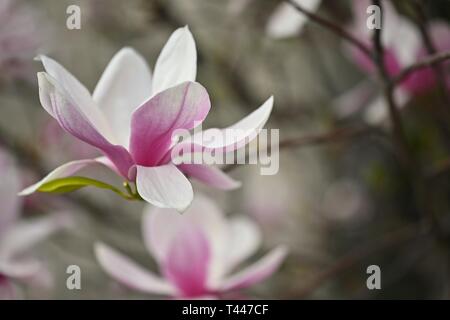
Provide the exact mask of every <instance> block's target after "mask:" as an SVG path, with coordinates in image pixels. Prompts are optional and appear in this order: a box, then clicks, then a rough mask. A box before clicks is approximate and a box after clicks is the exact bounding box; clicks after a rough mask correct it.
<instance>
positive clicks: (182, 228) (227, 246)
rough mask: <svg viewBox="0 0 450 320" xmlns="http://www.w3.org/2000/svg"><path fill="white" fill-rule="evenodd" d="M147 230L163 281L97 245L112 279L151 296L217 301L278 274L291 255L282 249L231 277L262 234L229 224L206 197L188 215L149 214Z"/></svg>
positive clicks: (237, 222)
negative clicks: (207, 298)
mask: <svg viewBox="0 0 450 320" xmlns="http://www.w3.org/2000/svg"><path fill="white" fill-rule="evenodd" d="M142 227H143V237H144V242H145V244H146V247H147V249H148V250H149V252H150V254H151V255H152V256H153V257H154V258H155V260H156V262H157V263H158V265H159V269H160V272H161V276H158V275H155V274H153V273H152V272H150V271H147V270H145V269H144V268H142V267H141V266H139V265H137V264H136V263H134V262H132V261H131V260H130V259H129V258H127V257H125V256H123V255H122V254H120V253H118V252H117V251H115V250H113V249H112V248H110V247H108V246H107V245H105V244H102V243H98V244H96V246H95V253H96V256H97V259H98V261H99V263H100V265H101V266H102V267H103V268H104V269H105V270H106V272H107V273H108V274H109V275H111V276H112V277H113V278H115V279H116V280H117V281H119V282H121V283H122V284H124V285H126V286H128V287H130V288H132V289H135V290H139V291H142V292H146V293H153V294H161V295H168V296H171V297H176V298H201V297H210V298H218V297H220V296H221V295H223V294H225V293H229V292H232V291H236V290H239V289H243V288H246V287H249V286H251V285H253V284H256V283H258V282H261V281H263V280H264V279H266V278H267V277H269V276H270V275H271V274H272V273H274V272H275V271H276V270H277V268H278V267H279V265H280V264H281V262H282V261H283V260H284V257H285V256H286V253H287V249H286V248H285V247H284V246H279V247H278V248H275V249H273V250H272V251H271V252H269V253H268V254H266V255H265V256H264V257H263V258H262V259H260V260H258V261H257V262H255V263H253V264H251V265H250V266H248V267H246V268H244V269H242V270H241V271H238V272H236V273H234V274H231V275H230V273H231V272H232V271H233V270H235V268H236V267H237V266H238V265H239V264H240V263H241V262H243V261H244V260H245V259H247V258H248V257H250V256H251V255H252V254H253V253H254V252H255V251H256V250H257V249H258V247H259V246H260V243H261V236H260V232H259V230H258V228H257V227H256V225H254V224H253V223H252V222H251V221H250V220H248V219H246V218H244V217H239V218H230V219H227V218H226V217H225V216H224V215H223V213H222V212H221V211H220V210H219V208H217V207H216V206H215V204H214V203H212V202H211V201H210V200H208V199H206V198H204V197H202V196H197V197H196V198H195V199H194V201H193V203H192V206H191V207H190V208H189V209H188V210H187V211H186V212H185V213H184V214H183V215H180V214H178V213H177V212H176V211H174V210H170V209H160V208H154V207H153V208H149V209H147V210H146V212H144V216H143V223H142Z"/></svg>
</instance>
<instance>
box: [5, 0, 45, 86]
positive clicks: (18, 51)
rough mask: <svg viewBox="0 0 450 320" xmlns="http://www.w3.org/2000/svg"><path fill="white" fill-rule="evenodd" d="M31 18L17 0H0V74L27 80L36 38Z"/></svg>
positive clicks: (35, 48)
mask: <svg viewBox="0 0 450 320" xmlns="http://www.w3.org/2000/svg"><path fill="white" fill-rule="evenodd" d="M36 30H38V28H37V26H36V22H35V17H34V15H33V14H32V12H31V10H30V8H28V7H26V6H25V5H21V4H20V3H19V2H18V1H12V0H2V1H0V71H1V72H0V77H1V78H2V80H5V81H6V80H11V79H28V78H29V76H30V72H31V70H32V68H31V62H32V58H33V56H34V55H35V54H36V50H37V47H38V43H39V41H38V38H39V37H37V31H36Z"/></svg>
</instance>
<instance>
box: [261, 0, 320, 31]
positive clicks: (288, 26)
mask: <svg viewBox="0 0 450 320" xmlns="http://www.w3.org/2000/svg"><path fill="white" fill-rule="evenodd" d="M295 2H297V3H298V4H299V5H300V6H302V7H303V8H305V9H306V10H308V11H311V12H316V11H317V9H318V8H319V5H320V2H321V0H295ZM308 20H309V18H308V17H307V16H305V15H304V14H302V13H301V12H299V11H297V10H296V9H295V8H294V7H293V6H292V5H291V4H289V3H281V4H280V5H278V7H277V8H276V9H275V12H274V13H273V14H272V15H271V16H270V18H269V22H268V23H267V27H266V32H267V34H268V35H269V36H270V37H273V38H278V39H279V38H287V37H292V36H295V35H296V34H298V33H299V32H300V31H301V30H302V29H303V27H304V25H305V23H306V22H307V21H308Z"/></svg>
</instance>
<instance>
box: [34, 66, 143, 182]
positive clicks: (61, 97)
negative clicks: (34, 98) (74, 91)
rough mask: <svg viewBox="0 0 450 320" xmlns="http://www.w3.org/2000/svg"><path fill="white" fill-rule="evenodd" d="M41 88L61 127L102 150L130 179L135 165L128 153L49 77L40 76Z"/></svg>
mask: <svg viewBox="0 0 450 320" xmlns="http://www.w3.org/2000/svg"><path fill="white" fill-rule="evenodd" d="M39 88H40V90H39V94H40V96H41V101H44V100H45V101H46V103H48V104H50V105H49V106H47V108H51V110H52V113H51V114H52V115H53V116H54V117H55V119H56V120H57V121H58V123H59V124H60V126H61V127H62V128H63V129H64V130H66V131H67V132H69V133H70V134H72V135H73V136H75V137H77V138H78V139H80V140H82V141H84V142H86V143H88V144H90V145H92V146H94V147H96V148H98V149H100V150H101V151H102V152H103V153H104V154H105V155H106V156H107V157H108V158H109V159H111V161H112V162H113V163H114V165H115V166H116V167H117V169H118V171H119V172H120V173H121V174H122V176H123V177H125V178H128V170H129V169H130V167H131V166H132V165H133V164H134V163H133V159H132V158H131V156H130V154H129V153H128V151H127V150H126V149H125V148H124V147H122V146H119V145H113V144H111V143H110V142H109V141H107V140H106V138H105V137H103V136H102V135H101V134H100V133H99V132H98V131H97V129H96V128H95V127H94V126H93V124H92V123H91V122H90V121H89V119H87V117H86V116H85V115H84V113H83V112H82V111H81V110H80V109H79V107H78V106H77V105H76V104H75V103H74V102H73V101H72V100H71V99H70V98H69V97H68V96H67V95H65V94H64V92H63V91H62V89H60V88H58V87H57V85H56V82H55V81H54V79H52V78H51V77H50V76H49V75H47V74H45V73H40V74H39Z"/></svg>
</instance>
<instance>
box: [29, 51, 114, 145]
mask: <svg viewBox="0 0 450 320" xmlns="http://www.w3.org/2000/svg"><path fill="white" fill-rule="evenodd" d="M38 58H39V59H40V60H41V61H42V64H43V65H44V68H45V71H46V73H47V74H49V75H50V77H51V78H52V79H54V80H55V83H57V84H58V87H59V88H58V90H59V91H60V93H61V94H62V95H64V96H65V97H66V99H67V100H70V101H71V102H72V103H73V104H74V105H76V106H77V108H79V111H80V112H81V113H83V114H84V116H85V117H86V118H87V119H88V120H89V122H90V123H92V125H93V127H94V128H95V129H96V130H97V131H98V132H99V133H100V134H101V135H102V136H104V137H106V139H108V140H109V141H111V142H114V140H115V139H114V135H113V132H112V131H111V128H110V127H109V126H108V123H107V122H106V119H105V117H104V115H103V113H102V112H101V110H100V109H99V108H98V107H97V106H96V105H95V103H94V100H93V99H92V97H91V94H90V93H89V91H88V90H87V89H86V87H84V86H83V85H82V84H81V83H80V82H79V81H78V80H77V79H76V78H75V77H74V76H73V75H72V74H71V73H70V72H69V71H67V70H66V69H65V68H64V67H63V66H62V65H60V64H59V63H58V62H56V61H55V60H53V59H51V58H49V57H46V56H44V55H41V56H39V57H38ZM38 75H39V74H38ZM43 107H44V108H45V109H46V110H47V111H49V108H48V107H47V106H45V105H43ZM49 113H50V115H52V116H53V117H54V115H53V114H52V112H49Z"/></svg>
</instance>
